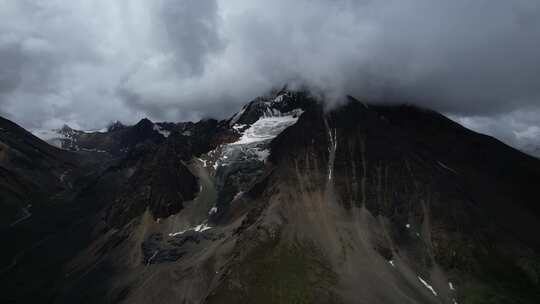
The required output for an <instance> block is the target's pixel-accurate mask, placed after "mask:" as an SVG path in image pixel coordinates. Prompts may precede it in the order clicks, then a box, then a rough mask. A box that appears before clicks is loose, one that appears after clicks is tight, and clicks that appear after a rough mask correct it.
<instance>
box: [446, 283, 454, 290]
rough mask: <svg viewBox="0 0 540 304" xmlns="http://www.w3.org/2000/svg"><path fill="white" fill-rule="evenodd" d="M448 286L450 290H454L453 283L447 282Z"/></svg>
mask: <svg viewBox="0 0 540 304" xmlns="http://www.w3.org/2000/svg"><path fill="white" fill-rule="evenodd" d="M448 287H450V290H456V289H455V288H454V284H452V282H448Z"/></svg>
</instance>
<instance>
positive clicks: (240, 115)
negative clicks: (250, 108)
mask: <svg viewBox="0 0 540 304" xmlns="http://www.w3.org/2000/svg"><path fill="white" fill-rule="evenodd" d="M246 109H247V105H244V106H243V107H242V109H241V110H240V112H238V113H236V114H234V116H233V117H232V118H231V122H230V123H229V126H233V125H234V124H236V122H237V121H238V120H239V119H240V117H242V115H243V114H244V112H246Z"/></svg>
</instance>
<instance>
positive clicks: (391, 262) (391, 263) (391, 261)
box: [388, 260, 396, 267]
mask: <svg viewBox="0 0 540 304" xmlns="http://www.w3.org/2000/svg"><path fill="white" fill-rule="evenodd" d="M388 263H389V264H390V265H391V266H392V267H396V264H395V263H394V261H393V260H389V261H388Z"/></svg>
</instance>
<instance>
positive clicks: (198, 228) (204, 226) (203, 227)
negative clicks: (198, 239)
mask: <svg viewBox="0 0 540 304" xmlns="http://www.w3.org/2000/svg"><path fill="white" fill-rule="evenodd" d="M208 229H212V227H210V226H208V224H206V223H202V224H200V225H197V226H195V227H191V228H188V229H185V230H182V231H178V232H173V233H169V236H171V237H173V236H177V235H182V234H184V233H186V232H188V231H195V232H203V231H206V230H208Z"/></svg>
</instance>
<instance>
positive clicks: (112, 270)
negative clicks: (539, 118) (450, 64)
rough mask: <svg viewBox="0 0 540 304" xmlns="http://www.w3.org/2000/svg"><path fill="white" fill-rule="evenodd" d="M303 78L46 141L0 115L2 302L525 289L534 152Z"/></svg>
mask: <svg viewBox="0 0 540 304" xmlns="http://www.w3.org/2000/svg"><path fill="white" fill-rule="evenodd" d="M324 104H325V103H324V102H323V101H321V100H320V99H316V98H314V97H312V96H311V95H310V94H309V92H307V91H293V90H287V89H283V90H280V91H275V92H273V93H269V94H268V95H267V96H263V97H258V98H256V99H254V100H253V101H251V102H249V103H248V104H246V105H245V106H244V107H243V108H242V109H241V110H240V111H239V112H237V113H236V114H235V115H234V116H232V117H231V118H230V119H227V120H222V121H217V120H213V119H205V120H201V121H199V122H196V123H194V122H182V123H154V122H152V121H150V120H148V119H143V120H141V121H140V122H139V123H137V124H135V125H132V126H125V125H123V124H121V123H115V124H112V125H111V126H110V127H109V128H107V129H105V130H101V131H96V132H83V131H79V130H74V129H71V128H69V127H68V126H65V127H64V128H62V129H60V130H57V131H55V132H53V133H51V134H48V135H47V136H48V137H47V139H49V142H50V143H52V144H49V143H47V142H45V141H43V140H41V139H39V138H38V137H36V136H34V135H33V134H31V133H30V132H28V131H26V130H24V129H23V128H21V127H19V126H18V125H16V124H14V123H13V122H10V121H8V120H6V119H2V118H0V208H1V210H2V212H0V229H1V235H2V250H1V251H0V286H2V291H1V292H0V302H1V303H130V304H135V303H155V304H157V303H185V304H188V303H189V304H192V303H258V304H262V303H366V304H372V303H375V304H377V303H382V304H386V303H399V304H407V303H411V304H412V303H426V304H428V303H449V304H455V303H460V304H469V303H509V304H510V303H531V304H532V303H540V234H539V232H540V196H539V181H540V160H539V159H537V158H534V157H532V156H529V155H527V154H524V153H522V152H520V151H518V150H515V149H513V148H511V147H509V146H507V145H505V144H503V143H501V142H500V141H498V140H496V139H494V138H491V137H488V136H485V135H481V134H478V133H475V132H473V131H470V130H468V129H466V128H464V127H462V126H461V125H459V124H457V123H455V122H454V121H452V120H450V119H448V118H446V117H445V116H443V115H441V114H439V113H436V112H434V111H431V110H427V109H421V108H417V107H414V106H410V105H399V104H390V103H385V104H384V105H382V104H380V103H376V104H375V103H374V104H371V103H369V102H368V101H360V100H357V99H355V98H353V97H348V100H347V101H346V102H344V103H342V104H341V105H339V106H337V107H334V108H331V109H326V108H325V106H324Z"/></svg>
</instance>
